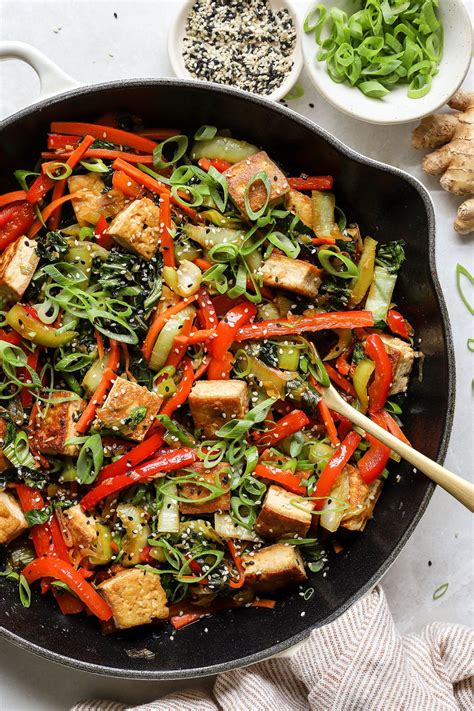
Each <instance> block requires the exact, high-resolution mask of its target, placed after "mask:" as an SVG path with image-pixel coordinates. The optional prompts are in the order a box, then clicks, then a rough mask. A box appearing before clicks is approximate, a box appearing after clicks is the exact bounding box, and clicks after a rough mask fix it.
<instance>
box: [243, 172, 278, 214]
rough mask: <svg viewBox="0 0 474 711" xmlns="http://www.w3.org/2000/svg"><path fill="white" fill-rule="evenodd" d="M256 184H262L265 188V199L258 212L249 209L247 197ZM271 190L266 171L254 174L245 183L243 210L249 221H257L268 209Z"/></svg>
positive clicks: (248, 198)
mask: <svg viewBox="0 0 474 711" xmlns="http://www.w3.org/2000/svg"><path fill="white" fill-rule="evenodd" d="M256 183H262V184H263V186H264V188H265V191H266V197H265V202H264V204H263V205H262V207H261V208H260V209H259V210H256V211H254V210H252V208H251V206H250V197H249V195H250V192H251V190H252V187H253V186H254V185H255V184H256ZM271 189H272V188H271V184H270V178H269V177H268V175H267V173H266V171H264V170H261V171H259V172H258V173H256V174H255V175H254V176H253V178H251V179H250V180H249V182H248V183H247V185H246V187H245V191H244V202H245V210H246V212H247V215H248V216H249V219H251V220H258V218H259V217H261V216H262V215H263V213H264V212H265V210H266V209H267V207H268V203H269V202H270V193H271Z"/></svg>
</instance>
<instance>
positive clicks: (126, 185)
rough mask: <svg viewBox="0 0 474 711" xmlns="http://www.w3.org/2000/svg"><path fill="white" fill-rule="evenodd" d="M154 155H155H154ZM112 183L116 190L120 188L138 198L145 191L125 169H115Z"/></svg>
mask: <svg viewBox="0 0 474 711" xmlns="http://www.w3.org/2000/svg"><path fill="white" fill-rule="evenodd" d="M152 157H153V156H152ZM112 185H113V186H114V188H115V189H116V190H120V192H121V193H123V194H124V195H126V197H129V198H133V199H134V200H136V199H137V198H138V197H139V196H140V194H141V193H142V192H143V188H142V187H141V185H139V184H138V183H137V182H136V180H133V179H132V178H130V177H129V176H128V175H127V174H126V173H124V172H123V170H115V171H114V174H113V175H112Z"/></svg>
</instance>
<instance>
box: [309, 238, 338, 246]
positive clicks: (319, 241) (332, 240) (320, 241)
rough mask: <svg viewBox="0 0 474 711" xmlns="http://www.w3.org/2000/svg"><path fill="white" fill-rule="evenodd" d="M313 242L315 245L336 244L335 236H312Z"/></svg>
mask: <svg viewBox="0 0 474 711" xmlns="http://www.w3.org/2000/svg"><path fill="white" fill-rule="evenodd" d="M311 242H312V243H313V244H315V245H321V244H336V238H335V237H312V238H311Z"/></svg>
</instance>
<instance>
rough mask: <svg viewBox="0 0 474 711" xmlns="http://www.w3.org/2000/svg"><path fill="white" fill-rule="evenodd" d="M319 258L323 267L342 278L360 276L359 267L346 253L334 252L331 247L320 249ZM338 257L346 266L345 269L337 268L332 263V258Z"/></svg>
mask: <svg viewBox="0 0 474 711" xmlns="http://www.w3.org/2000/svg"><path fill="white" fill-rule="evenodd" d="M318 259H319V261H320V263H321V266H322V267H323V269H325V270H326V271H327V272H328V273H329V274H331V275H332V276H335V277H339V278H340V279H356V278H357V277H358V276H359V269H358V267H357V265H356V264H354V262H353V261H352V259H349V257H346V256H345V255H344V254H340V253H339V252H334V251H333V250H331V249H320V250H319V252H318ZM333 259H338V260H339V261H340V262H342V264H343V265H344V266H345V267H346V269H345V271H339V270H338V269H335V267H334V266H333V265H332V262H331V260H333Z"/></svg>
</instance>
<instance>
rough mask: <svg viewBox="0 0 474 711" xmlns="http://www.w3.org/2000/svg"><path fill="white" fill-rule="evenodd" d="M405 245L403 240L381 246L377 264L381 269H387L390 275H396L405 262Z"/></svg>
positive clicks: (378, 251) (376, 260)
mask: <svg viewBox="0 0 474 711" xmlns="http://www.w3.org/2000/svg"><path fill="white" fill-rule="evenodd" d="M404 245H405V242H403V240H397V241H395V242H389V243H388V244H381V245H380V246H379V248H378V250H377V257H376V259H375V263H376V264H377V265H378V266H379V267H385V269H386V270H387V271H388V272H389V274H395V273H396V272H398V270H399V269H400V267H401V266H402V264H403V262H404V261H405V250H404V249H403V247H404Z"/></svg>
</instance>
